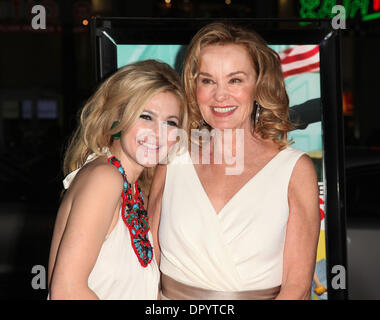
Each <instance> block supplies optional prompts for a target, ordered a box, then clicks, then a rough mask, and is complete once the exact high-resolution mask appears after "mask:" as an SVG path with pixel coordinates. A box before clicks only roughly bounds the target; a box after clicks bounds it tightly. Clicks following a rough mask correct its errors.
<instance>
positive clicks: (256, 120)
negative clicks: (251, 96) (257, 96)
mask: <svg viewBox="0 0 380 320" xmlns="http://www.w3.org/2000/svg"><path fill="white" fill-rule="evenodd" d="M254 106H255V129H256V127H257V124H258V122H259V117H260V111H261V106H260V105H259V103H258V102H257V101H255V102H254Z"/></svg>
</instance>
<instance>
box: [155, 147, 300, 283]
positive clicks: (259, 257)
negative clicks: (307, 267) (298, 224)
mask: <svg viewBox="0 0 380 320" xmlns="http://www.w3.org/2000/svg"><path fill="white" fill-rule="evenodd" d="M302 154H304V152H303V151H300V150H297V149H294V148H291V147H288V148H286V149H283V150H282V151H280V152H279V153H278V154H277V155H276V156H275V157H274V158H273V159H272V160H270V161H269V162H268V163H267V164H266V166H265V167H264V168H263V169H261V170H260V171H259V172H258V173H257V174H256V175H255V176H254V177H253V178H251V179H250V180H249V181H248V182H247V183H246V184H245V185H244V186H243V187H242V188H241V189H240V190H239V191H238V192H237V193H236V194H235V195H234V196H233V198H232V199H230V201H229V202H227V204H226V205H225V206H224V207H223V208H222V209H221V211H220V212H219V213H216V212H215V209H214V207H213V205H212V204H211V202H210V200H209V198H208V196H207V194H206V193H205V191H204V189H203V186H202V184H201V182H200V180H199V177H198V175H197V172H196V171H195V168H194V165H193V164H192V162H191V158H190V155H189V153H188V152H186V153H184V154H182V155H180V156H178V157H176V158H175V159H173V161H172V162H171V163H170V164H169V165H168V166H167V173H166V182H165V189H164V194H163V198H162V211H161V222H160V228H159V240H160V247H161V265H160V269H161V272H162V273H164V274H165V275H167V276H169V277H171V278H173V279H174V280H177V281H179V282H182V283H184V284H187V285H190V286H194V287H198V288H203V289H208V290H216V291H245V290H261V289H267V288H273V287H276V286H279V285H281V281H282V271H283V251H284V243H285V234H286V226H287V222H288V216H289V207H288V185H289V180H290V176H291V174H292V171H293V168H294V166H295V164H296V162H297V160H298V159H299V157H300V156H301V155H302Z"/></svg>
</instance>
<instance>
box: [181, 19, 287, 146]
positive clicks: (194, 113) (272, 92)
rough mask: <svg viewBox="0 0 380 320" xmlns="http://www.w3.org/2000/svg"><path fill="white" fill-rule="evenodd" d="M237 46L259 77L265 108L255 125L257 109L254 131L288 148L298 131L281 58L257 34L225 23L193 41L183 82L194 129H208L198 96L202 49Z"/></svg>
mask: <svg viewBox="0 0 380 320" xmlns="http://www.w3.org/2000/svg"><path fill="white" fill-rule="evenodd" d="M227 44H236V45H241V46H242V47H244V48H245V49H246V50H247V52H248V54H249V56H250V57H251V58H252V62H253V65H254V67H255V71H256V74H257V80H256V88H255V92H254V99H255V101H256V102H257V103H258V104H259V105H260V106H261V107H262V108H260V109H261V110H260V116H259V118H258V122H257V124H256V126H255V124H254V119H255V116H254V114H255V112H256V108H253V114H252V117H251V118H252V128H253V131H254V132H256V133H257V134H259V135H260V136H261V137H262V138H263V139H271V140H273V141H274V142H276V143H277V144H278V145H279V148H280V149H281V148H284V147H285V146H287V145H288V144H289V143H290V142H289V141H288V136H287V132H288V131H289V130H291V129H293V128H294V125H293V124H292V123H291V122H290V120H289V114H288V113H289V98H288V94H287V92H286V89H285V83H284V77H283V74H282V69H281V61H280V57H279V55H278V54H277V52H275V51H274V50H272V49H271V48H269V47H268V46H267V44H266V42H265V41H264V40H263V39H262V38H261V37H260V36H259V35H258V34H257V33H256V32H254V31H251V30H248V29H244V28H242V27H240V26H235V25H232V24H229V23H225V22H214V23H211V24H208V25H206V26H205V27H203V28H202V29H200V30H199V31H198V32H197V34H196V35H195V36H194V37H193V39H192V40H191V42H190V44H189V46H188V50H187V53H186V57H185V61H184V68H183V73H182V80H183V83H184V87H185V92H186V98H187V104H188V108H189V126H188V128H187V129H188V131H190V130H191V129H203V128H205V127H206V128H207V124H205V123H204V122H203V121H202V116H201V113H200V110H199V107H198V103H197V97H196V80H197V77H198V73H199V68H200V61H199V58H200V53H201V50H202V49H203V48H204V47H206V46H209V45H227Z"/></svg>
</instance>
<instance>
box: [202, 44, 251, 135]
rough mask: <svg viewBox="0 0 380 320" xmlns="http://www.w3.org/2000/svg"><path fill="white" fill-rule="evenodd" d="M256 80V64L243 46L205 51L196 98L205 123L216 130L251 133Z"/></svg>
mask: <svg viewBox="0 0 380 320" xmlns="http://www.w3.org/2000/svg"><path fill="white" fill-rule="evenodd" d="M256 78H257V76H256V72H255V68H254V65H253V62H252V60H251V58H250V56H249V54H248V52H247V50H246V49H245V48H244V47H243V46H241V45H237V44H226V45H209V46H206V47H204V48H202V50H201V52H200V68H199V73H198V77H197V82H196V96H197V102H198V106H199V108H200V111H201V114H202V117H203V119H204V120H205V121H206V122H207V123H208V124H209V125H210V126H211V127H212V128H216V129H248V130H251V129H252V128H251V123H252V120H251V113H252V110H253V102H254V91H255V85H256Z"/></svg>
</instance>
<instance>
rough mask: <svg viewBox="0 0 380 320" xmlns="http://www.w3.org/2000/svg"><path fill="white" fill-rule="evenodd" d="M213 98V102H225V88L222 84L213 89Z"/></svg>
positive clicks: (226, 94)
mask: <svg viewBox="0 0 380 320" xmlns="http://www.w3.org/2000/svg"><path fill="white" fill-rule="evenodd" d="M214 96H215V100H216V101H218V102H222V101H224V100H226V98H227V97H228V91H227V88H226V87H225V86H224V85H223V84H218V85H217V86H216V88H215V92H214Z"/></svg>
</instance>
